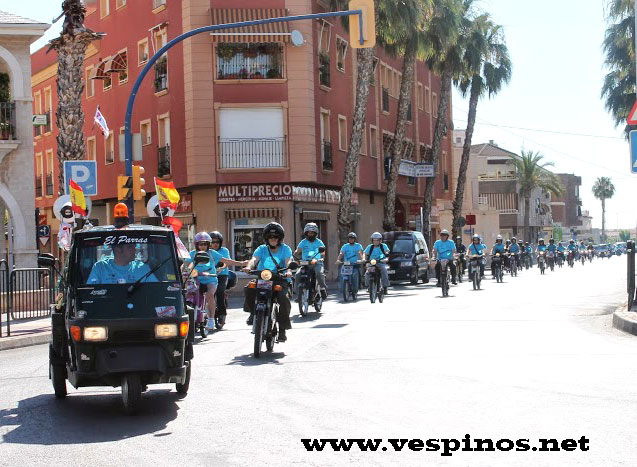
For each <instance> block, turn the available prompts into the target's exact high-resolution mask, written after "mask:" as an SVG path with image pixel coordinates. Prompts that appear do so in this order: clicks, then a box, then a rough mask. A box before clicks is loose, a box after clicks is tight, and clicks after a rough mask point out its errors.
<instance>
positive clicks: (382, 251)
mask: <svg viewBox="0 0 637 467" xmlns="http://www.w3.org/2000/svg"><path fill="white" fill-rule="evenodd" d="M372 247H373V248H372ZM389 251H390V250H389V247H388V246H387V244H386V243H382V242H381V244H380V245H379V246H374V244H373V243H371V244H369V245H367V247H366V248H365V254H366V255H367V257H368V259H370V260H372V259H376V260H379V259H385V258H387V255H389Z"/></svg>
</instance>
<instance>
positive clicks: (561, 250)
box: [557, 245, 564, 253]
mask: <svg viewBox="0 0 637 467" xmlns="http://www.w3.org/2000/svg"><path fill="white" fill-rule="evenodd" d="M557 251H559V252H560V253H564V245H557Z"/></svg>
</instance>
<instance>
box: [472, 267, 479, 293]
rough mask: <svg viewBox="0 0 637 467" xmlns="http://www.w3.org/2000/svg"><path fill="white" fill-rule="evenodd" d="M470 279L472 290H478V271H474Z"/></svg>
mask: <svg viewBox="0 0 637 467" xmlns="http://www.w3.org/2000/svg"><path fill="white" fill-rule="evenodd" d="M471 275H472V277H471V279H472V280H473V290H478V276H479V275H480V271H477V272H476V271H474V272H473V273H472V274H471Z"/></svg>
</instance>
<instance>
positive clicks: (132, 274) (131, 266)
mask: <svg viewBox="0 0 637 467" xmlns="http://www.w3.org/2000/svg"><path fill="white" fill-rule="evenodd" d="M149 272H150V267H148V265H147V264H146V263H144V262H143V261H139V260H133V261H131V262H130V263H128V264H127V265H126V266H119V265H117V264H115V262H114V260H113V258H112V257H108V258H104V259H101V260H100V261H98V262H97V263H95V265H94V266H93V269H91V274H90V275H89V276H88V280H87V281H86V283H87V284H133V283H135V282H137V281H138V280H139V279H141V278H142V277H144V276H145V275H146V274H148V273H149ZM143 282H144V283H146V282H158V280H157V277H155V275H154V274H150V275H149V276H148V277H147V278H145V279H144V281H143Z"/></svg>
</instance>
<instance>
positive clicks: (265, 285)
mask: <svg viewBox="0 0 637 467" xmlns="http://www.w3.org/2000/svg"><path fill="white" fill-rule="evenodd" d="M257 288H258V289H266V290H272V281H264V280H261V279H259V280H258V281H257Z"/></svg>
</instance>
